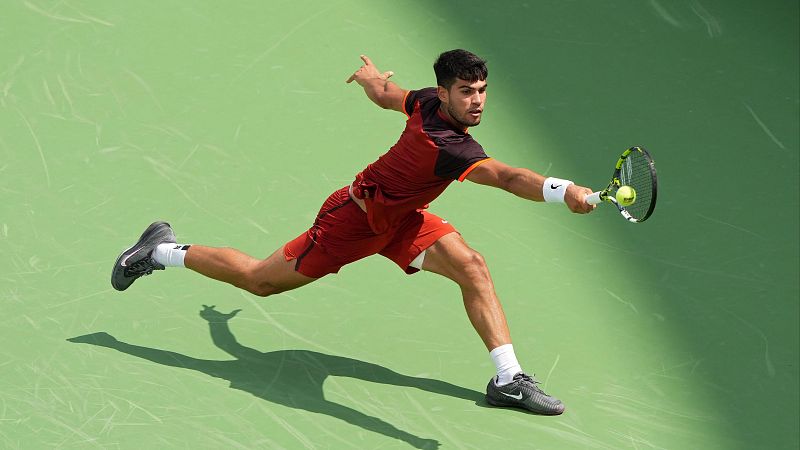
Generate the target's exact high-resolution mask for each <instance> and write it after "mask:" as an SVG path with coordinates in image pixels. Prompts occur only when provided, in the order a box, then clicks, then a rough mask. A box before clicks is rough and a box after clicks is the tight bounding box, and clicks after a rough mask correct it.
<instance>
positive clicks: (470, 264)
mask: <svg viewBox="0 0 800 450" xmlns="http://www.w3.org/2000/svg"><path fill="white" fill-rule="evenodd" d="M459 263H460V264H459V265H460V266H461V267H460V271H461V273H462V274H463V276H464V279H465V281H466V282H467V283H469V284H473V285H474V284H479V283H483V282H485V281H489V280H490V279H491V278H490V276H489V267H488V266H487V265H486V260H485V259H484V258H483V255H481V254H480V253H478V252H476V251H475V250H472V249H470V250H469V252H467V254H465V255H464V256H463V257H462V258H461V260H460V261H459Z"/></svg>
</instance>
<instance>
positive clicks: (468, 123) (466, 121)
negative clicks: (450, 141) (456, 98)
mask: <svg viewBox="0 0 800 450" xmlns="http://www.w3.org/2000/svg"><path fill="white" fill-rule="evenodd" d="M447 113H448V114H450V117H452V118H453V120H455V121H456V122H458V124H459V125H461V126H463V127H464V128H469V127H477V126H478V124H480V123H481V118H480V117H478V118H477V119H472V118H471V117H469V118H468V116H467V114H466V113H464V116H463V117H462V116H460V115H459V114H458V113H457V112H456V110H454V109H453V107H452V106H450V105H447Z"/></svg>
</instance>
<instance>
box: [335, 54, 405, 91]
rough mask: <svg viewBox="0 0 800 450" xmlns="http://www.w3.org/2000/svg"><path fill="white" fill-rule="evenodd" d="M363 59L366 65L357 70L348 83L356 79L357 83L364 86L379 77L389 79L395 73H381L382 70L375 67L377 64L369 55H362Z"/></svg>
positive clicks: (384, 79)
mask: <svg viewBox="0 0 800 450" xmlns="http://www.w3.org/2000/svg"><path fill="white" fill-rule="evenodd" d="M361 60H362V61H364V65H363V66H361V67H360V68H359V69H358V70H356V71H355V73H353V74H352V75H350V78H348V79H347V81H346V82H347V83H350V82H352V81H353V80H355V82H356V83H358V84H360V85H361V86H364V85H365V84H366V83H367V82H369V81H370V80H375V79H379V80H382V81H384V82H385V81H386V80H388V79H389V77H391V76H392V75H394V72H392V71H388V72H383V73H381V71H380V70H378V68H377V67H375V64H373V63H372V60H370V59H369V57H368V56H367V55H361Z"/></svg>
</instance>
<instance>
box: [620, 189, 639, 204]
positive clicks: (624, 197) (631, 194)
mask: <svg viewBox="0 0 800 450" xmlns="http://www.w3.org/2000/svg"><path fill="white" fill-rule="evenodd" d="M616 197H617V201H618V202H619V204H620V205H622V206H630V205H632V204H633V202H635V201H636V191H635V190H633V188H632V187H630V186H621V187H620V188H619V189H617V195H616Z"/></svg>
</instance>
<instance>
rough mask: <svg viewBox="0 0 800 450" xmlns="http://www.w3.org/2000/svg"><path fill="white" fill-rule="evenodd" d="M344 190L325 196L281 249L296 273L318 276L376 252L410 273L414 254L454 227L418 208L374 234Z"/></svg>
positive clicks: (453, 229)
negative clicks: (309, 219) (311, 217)
mask: <svg viewBox="0 0 800 450" xmlns="http://www.w3.org/2000/svg"><path fill="white" fill-rule="evenodd" d="M348 188H349V186H346V187H344V188H342V189H339V190H338V191H335V192H334V193H333V194H331V195H330V197H328V199H327V200H325V203H324V204H323V205H322V208H321V209H320V210H319V214H318V215H317V219H316V220H315V221H314V225H312V226H311V228H309V229H308V231H306V232H305V233H303V234H301V235H300V236H298V237H297V238H295V239H294V240H292V241H289V242H288V243H286V245H285V246H284V247H283V255H284V257H286V260H287V261H291V260H296V261H297V262H296V263H295V267H294V268H295V270H296V271H298V272H300V273H301V274H303V275H305V276H307V277H312V278H320V277H323V276H325V275H327V274H329V273H336V272H338V271H339V269H341V268H342V266H344V265H345V264H349V263H351V262H353V261H357V260H359V259H361V258H364V257H367V256H370V255H374V254H376V253H378V254H381V255H383V256H385V257H387V258H389V259H390V260H392V261H394V262H395V264H397V265H398V266H400V268H401V269H403V270H405V271H406V273H408V274H412V273H414V272H417V271H418V269H416V268H414V267H409V266H408V265H409V264H411V261H413V260H414V258H416V257H417V256H419V254H420V253H422V251H423V250H425V249H426V248H428V247H430V246H431V245H433V243H434V242H436V241H437V240H439V238H441V237H442V236H444V235H446V234H449V233H452V232H454V231H456V229H455V228H454V227H453V226H452V225H450V224H449V223H448V222H447V221H446V220H443V219H442V218H440V217H438V216H436V215H434V214H431V213H429V212H427V211H424V210H421V211H416V212H413V213H411V214H409V215H407V216H405V217H404V218H403V219H402V220H400V221H399V222H397V223H396V224H394V225H393V226H392V227H390V228H389V230H387V231H386V232H385V233H381V234H375V233H374V232H373V231H372V229H371V228H370V226H369V223H368V222H367V213H365V212H364V211H363V210H362V209H361V208H360V207H359V206H358V205H357V204H356V203H355V202H354V201H353V200H352V199H351V198H350V194H348Z"/></svg>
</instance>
